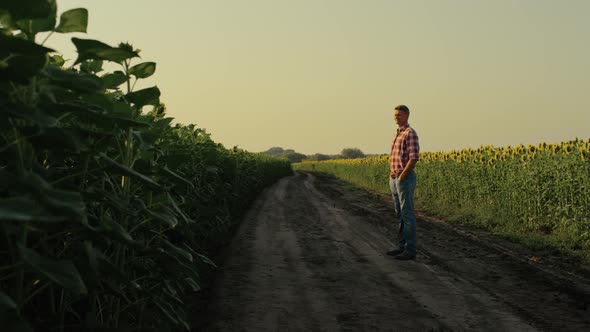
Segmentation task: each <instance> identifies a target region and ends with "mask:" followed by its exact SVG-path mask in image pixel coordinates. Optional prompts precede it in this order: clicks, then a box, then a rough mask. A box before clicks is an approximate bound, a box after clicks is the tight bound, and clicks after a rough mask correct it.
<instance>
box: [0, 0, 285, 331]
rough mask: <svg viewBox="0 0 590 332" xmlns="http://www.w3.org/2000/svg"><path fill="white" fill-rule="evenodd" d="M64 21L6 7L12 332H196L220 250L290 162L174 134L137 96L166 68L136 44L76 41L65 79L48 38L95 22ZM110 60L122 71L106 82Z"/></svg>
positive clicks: (152, 96) (7, 322) (2, 207)
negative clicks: (200, 300) (198, 295)
mask: <svg viewBox="0 0 590 332" xmlns="http://www.w3.org/2000/svg"><path fill="white" fill-rule="evenodd" d="M56 15H57V14H56V4H55V1H47V0H46V1H35V0H19V1H3V2H2V3H0V22H2V23H1V24H2V29H3V30H2V32H3V33H2V34H0V152H1V153H0V237H1V238H2V241H0V262H1V263H0V264H1V265H0V326H2V330H3V331H30V330H41V331H45V330H60V331H80V330H92V329H97V330H98V329H106V330H112V329H123V330H127V329H134V330H141V329H143V330H153V331H167V330H172V329H185V330H188V329H189V327H188V325H187V315H186V312H185V304H184V302H183V300H184V298H185V296H186V295H187V294H189V293H190V292H194V291H197V290H199V289H200V287H201V283H202V281H203V280H202V276H203V274H205V273H206V272H207V270H208V269H211V268H212V267H213V266H214V265H215V264H214V263H213V262H212V261H211V260H210V259H208V258H207V257H206V255H207V254H208V253H209V252H208V251H209V250H210V249H211V248H215V246H216V245H218V244H219V242H221V241H224V239H223V238H221V236H225V235H226V234H227V231H228V230H229V229H231V228H232V227H233V225H234V224H235V222H236V220H238V219H239V216H240V215H241V213H243V211H244V209H245V208H246V207H247V206H248V204H249V203H250V201H251V199H253V197H256V195H257V193H259V192H260V191H261V190H262V189H263V188H264V187H265V186H267V185H268V184H270V183H272V182H273V181H275V180H276V179H278V178H280V177H282V176H284V175H287V174H290V173H291V168H290V164H289V162H288V161H286V160H280V159H276V158H271V157H267V156H263V155H259V154H253V153H249V152H246V151H242V150H239V149H233V150H228V149H225V148H224V147H223V146H222V145H220V144H216V143H215V142H213V141H212V140H211V138H210V136H209V134H208V133H206V131H205V130H203V129H200V128H196V127H195V126H194V125H187V126H185V125H180V124H177V125H174V126H172V125H171V121H172V119H171V118H167V117H165V114H166V109H165V106H164V105H163V104H162V103H161V102H160V100H159V96H160V91H159V90H158V88H157V87H152V88H147V89H143V90H139V91H133V89H132V84H131V80H132V77H133V78H134V80H135V81H136V80H137V79H143V78H146V77H149V76H151V75H152V74H154V72H155V69H156V65H155V63H153V62H143V63H140V64H138V65H132V61H133V60H134V59H135V58H137V57H138V53H139V51H137V50H134V49H133V47H132V46H131V45H129V44H121V45H119V46H117V47H111V46H109V45H106V44H104V43H102V42H99V41H95V40H83V39H78V38H73V39H72V40H73V42H74V44H75V45H76V48H77V50H78V54H79V56H78V59H77V60H76V63H75V65H74V67H71V68H63V65H64V64H65V62H64V61H63V58H61V57H59V56H57V55H53V54H52V52H53V50H50V49H48V48H45V47H43V46H41V45H38V44H36V43H35V34H36V33H37V32H40V31H51V32H57V33H66V32H74V31H78V32H80V31H86V25H87V12H86V10H84V9H75V10H71V11H68V12H65V13H63V14H62V15H61V19H60V23H59V25H58V26H56V21H57V20H56ZM23 22H24V23H23ZM26 22H28V23H27V24H25V23H26ZM19 32H23V33H24V35H22V34H19ZM103 61H111V62H115V63H117V64H119V65H120V66H121V68H120V70H118V71H115V72H113V73H105V74H103V75H102V76H101V77H99V76H97V73H99V72H102V71H103V68H102V65H103ZM125 83H126V89H125V91H122V90H121V89H120V86H121V85H122V84H125ZM133 84H134V82H133ZM145 105H153V106H154V107H153V109H152V111H151V112H148V113H146V114H144V113H143V112H142V108H143V106H145Z"/></svg>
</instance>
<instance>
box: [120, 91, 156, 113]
mask: <svg viewBox="0 0 590 332" xmlns="http://www.w3.org/2000/svg"><path fill="white" fill-rule="evenodd" d="M125 97H127V100H129V101H130V102H131V103H133V104H135V107H137V109H140V108H142V107H143V106H145V105H158V104H159V103H160V89H158V87H157V86H154V87H151V88H146V89H142V90H139V91H134V92H130V93H128V94H127V95H126V96H125Z"/></svg>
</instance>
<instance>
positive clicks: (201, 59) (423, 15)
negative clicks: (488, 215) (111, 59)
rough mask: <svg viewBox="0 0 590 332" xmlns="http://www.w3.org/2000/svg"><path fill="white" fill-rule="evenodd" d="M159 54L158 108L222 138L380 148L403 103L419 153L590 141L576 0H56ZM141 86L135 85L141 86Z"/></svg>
mask: <svg viewBox="0 0 590 332" xmlns="http://www.w3.org/2000/svg"><path fill="white" fill-rule="evenodd" d="M77 7H85V8H87V9H88V10H89V27H88V33H87V34H69V35H66V36H56V35H54V36H52V37H51V38H50V39H49V41H48V42H47V45H48V46H50V47H54V48H56V49H58V50H60V51H62V52H63V53H64V54H66V56H68V57H70V58H72V60H74V59H75V57H76V55H75V51H74V47H73V45H72V44H71V42H69V39H70V38H71V37H74V36H76V37H80V38H89V39H98V40H100V41H103V42H105V43H108V44H111V45H116V44H118V43H119V42H121V41H129V42H130V43H131V44H133V45H134V46H135V47H137V48H140V49H141V50H142V53H141V55H142V58H143V60H144V61H155V62H157V64H158V68H157V71H156V74H155V75H154V76H153V77H151V78H149V79H148V80H146V82H145V84H144V86H151V85H157V86H158V87H159V88H160V90H161V91H162V96H161V99H162V101H163V102H164V103H165V104H166V105H167V107H168V112H169V113H168V114H169V116H172V117H174V118H175V119H176V121H177V122H181V123H185V124H188V123H194V124H196V125H197V126H199V127H202V128H206V129H207V131H208V132H210V133H211V134H212V137H213V139H214V140H215V141H217V142H220V143H222V144H224V145H225V146H226V147H232V146H234V145H238V146H239V147H241V148H243V149H246V150H249V151H253V152H257V151H263V150H266V149H268V148H270V147H273V146H280V147H283V148H290V149H294V150H296V151H298V152H301V153H305V154H312V153H325V154H336V153H338V152H340V151H341V150H342V149H343V148H346V147H357V148H360V149H361V150H363V151H364V152H365V153H387V152H388V149H389V144H390V141H391V139H392V137H393V133H394V129H395V123H394V122H393V117H392V116H393V111H392V109H393V106H395V105H397V104H406V105H408V106H409V107H410V109H411V111H412V113H411V116H410V124H411V125H412V126H413V127H414V128H415V129H416V130H417V131H418V134H419V136H420V141H421V146H422V150H423V151H440V150H450V149H460V148H465V147H476V146H479V145H485V144H493V145H517V144H520V143H523V144H528V143H539V142H543V141H546V142H559V141H564V140H569V139H573V138H575V137H579V138H583V139H587V138H589V137H590V112H589V108H590V107H589V106H590V98H588V94H589V93H588V92H589V91H590V89H589V88H590V44H589V43H588V33H589V32H590V20H588V13H590V1H587V0H565V1H558V0H422V1H420V0H413V1H409V0H408V1H400V0H365V1H360V0H358V1H355V0H297V1H295V0H292V1H286V0H248V1H245V0H244V1H242V0H239V1H238V0H233V1H229V0H227V1H222V0H210V1H201V0H193V1H189V0H186V1H180V0H169V1H165V2H163V1H154V0H142V1H139V0H126V1H120V0H117V1H115V0H85V1H81V0H78V1H75V0H67V1H66V0H58V11H59V12H62V11H64V10H67V9H71V8H77ZM139 87H141V86H139Z"/></svg>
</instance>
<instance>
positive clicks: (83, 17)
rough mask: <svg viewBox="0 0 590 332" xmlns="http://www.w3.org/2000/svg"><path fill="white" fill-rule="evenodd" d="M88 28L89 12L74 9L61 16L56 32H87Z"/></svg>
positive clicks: (83, 9) (84, 9)
mask: <svg viewBox="0 0 590 332" xmlns="http://www.w3.org/2000/svg"><path fill="white" fill-rule="evenodd" d="M87 27H88V10H86V8H74V9H70V10H68V11H66V12H63V13H62V14H61V17H60V19H59V26H58V27H57V29H55V31H56V32H61V33H67V32H86V28H87Z"/></svg>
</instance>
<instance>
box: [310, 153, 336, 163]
mask: <svg viewBox="0 0 590 332" xmlns="http://www.w3.org/2000/svg"><path fill="white" fill-rule="evenodd" d="M307 159H309V160H317V161H322V160H329V159H332V158H331V157H330V156H328V155H325V154H321V153H316V154H312V155H311V156H309V157H307Z"/></svg>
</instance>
